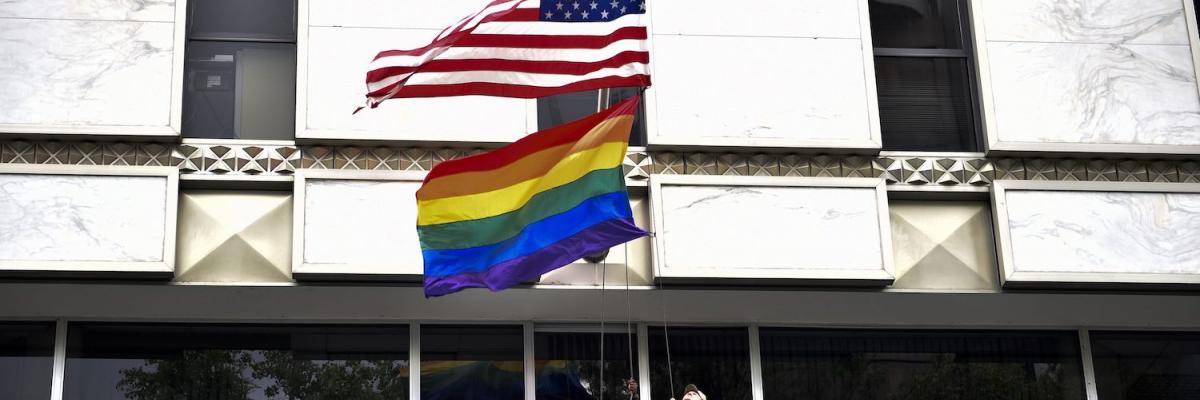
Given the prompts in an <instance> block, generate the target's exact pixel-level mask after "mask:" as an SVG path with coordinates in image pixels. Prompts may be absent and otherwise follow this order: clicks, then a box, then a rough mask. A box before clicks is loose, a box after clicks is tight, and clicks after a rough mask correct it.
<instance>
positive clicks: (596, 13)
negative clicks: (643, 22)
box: [539, 0, 646, 22]
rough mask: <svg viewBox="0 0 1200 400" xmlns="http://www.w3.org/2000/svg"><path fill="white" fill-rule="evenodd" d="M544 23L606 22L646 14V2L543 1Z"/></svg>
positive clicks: (595, 0) (627, 0) (623, 0)
mask: <svg viewBox="0 0 1200 400" xmlns="http://www.w3.org/2000/svg"><path fill="white" fill-rule="evenodd" d="M541 12H542V13H541V15H540V16H539V17H540V18H541V20H542V21H552V22H605V21H612V20H614V19H617V18H619V17H621V16H622V15H626V14H645V13H646V1H645V0H542V9H541Z"/></svg>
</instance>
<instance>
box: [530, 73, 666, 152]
mask: <svg viewBox="0 0 1200 400" xmlns="http://www.w3.org/2000/svg"><path fill="white" fill-rule="evenodd" d="M602 93H604V91H603V90H587V91H582V92H572V93H564V94H560V95H555V96H550V97H542V98H539V99H538V100H537V106H538V130H545V129H550V128H553V127H556V126H559V125H562V124H565V123H568V122H571V121H574V120H577V119H580V118H583V117H586V116H588V115H592V114H595V113H596V112H598V111H600V110H601V109H604V108H608V107H611V106H612V105H614V104H617V103H620V102H622V101H625V100H626V99H628V98H630V97H633V96H635V95H637V94H639V93H641V88H632V87H631V88H614V89H609V94H608V102H607V103H605V104H604V106H603V107H600V103H602V102H601V101H600V96H601V94H602ZM645 121H646V99H645V98H643V99H642V101H641V103H639V104H638V111H637V116H635V117H634V119H633V128H632V129H631V132H630V133H629V145H630V146H645V145H646V125H645Z"/></svg>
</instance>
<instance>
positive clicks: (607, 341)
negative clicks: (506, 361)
mask: <svg viewBox="0 0 1200 400" xmlns="http://www.w3.org/2000/svg"><path fill="white" fill-rule="evenodd" d="M534 336H535V341H536V342H535V343H536V345H535V346H534V357H535V358H536V360H537V363H536V365H537V367H536V368H537V369H536V371H535V373H536V375H537V398H538V400H547V399H552V400H584V399H587V400H591V399H599V398H608V399H622V400H627V399H630V398H637V397H638V393H637V386H635V385H630V384H628V381H629V380H630V379H631V378H632V379H636V378H637V360H636V357H637V356H636V355H634V354H636V351H637V349H632V353H634V354H631V348H630V345H629V344H630V340H629V339H630V338H631V337H632V339H633V343H634V344H633V345H634V346H637V344H636V343H637V337H636V336H633V335H630V334H628V333H607V334H605V335H604V376H603V382H604V396H603V397H601V396H599V392H598V390H597V389H596V388H598V387H600V382H601V376H600V333H599V332H594V333H583V332H569V333H568V332H538V333H536V334H535V335H534ZM631 357H632V358H633V359H631ZM631 396H632V397H631Z"/></svg>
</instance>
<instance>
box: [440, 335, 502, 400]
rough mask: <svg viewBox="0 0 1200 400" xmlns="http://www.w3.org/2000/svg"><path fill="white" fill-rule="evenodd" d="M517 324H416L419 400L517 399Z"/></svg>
mask: <svg viewBox="0 0 1200 400" xmlns="http://www.w3.org/2000/svg"><path fill="white" fill-rule="evenodd" d="M524 344H525V340H524V331H523V330H522V328H521V327H520V326H455V325H441V326H439V325H422V326H421V400H485V399H486V400H523V399H524V398H525V376H524V371H525V362H524V360H525V353H524V350H523V349H524Z"/></svg>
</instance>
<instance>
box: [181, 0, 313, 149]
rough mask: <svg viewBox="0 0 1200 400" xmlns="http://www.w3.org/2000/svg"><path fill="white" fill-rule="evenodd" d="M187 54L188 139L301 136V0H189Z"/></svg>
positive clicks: (185, 118)
mask: <svg viewBox="0 0 1200 400" xmlns="http://www.w3.org/2000/svg"><path fill="white" fill-rule="evenodd" d="M185 58H186V59H187V61H186V62H185V64H184V83H183V84H184V97H183V136H184V137H191V138H217V139H258V140H291V139H293V138H294V137H295V126H296V3H295V0H256V1H242V0H196V1H189V2H188V33H187V48H186V49H185Z"/></svg>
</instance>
